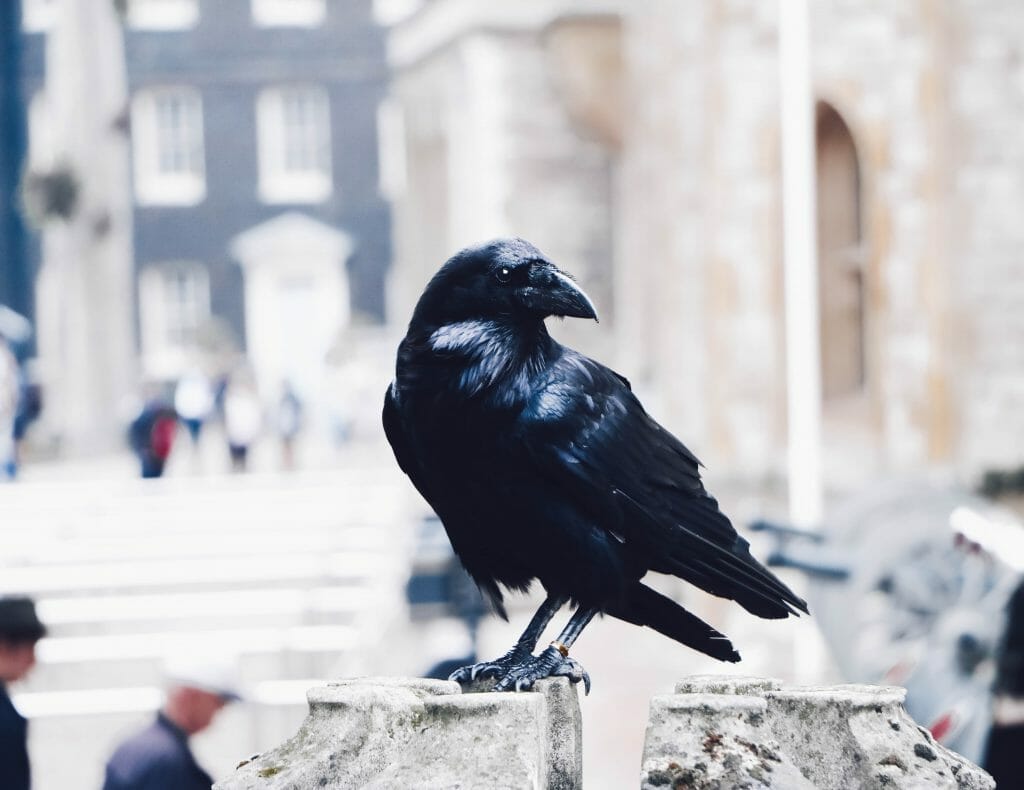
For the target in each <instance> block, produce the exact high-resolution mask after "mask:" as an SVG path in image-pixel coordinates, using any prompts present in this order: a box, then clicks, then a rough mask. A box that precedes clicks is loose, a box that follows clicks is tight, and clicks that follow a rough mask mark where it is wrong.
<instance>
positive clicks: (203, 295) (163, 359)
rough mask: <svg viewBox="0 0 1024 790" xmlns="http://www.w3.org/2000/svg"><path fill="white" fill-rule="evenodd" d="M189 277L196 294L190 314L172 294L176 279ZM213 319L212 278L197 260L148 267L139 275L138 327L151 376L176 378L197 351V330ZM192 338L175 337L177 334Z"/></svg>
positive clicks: (146, 365) (156, 264)
mask: <svg viewBox="0 0 1024 790" xmlns="http://www.w3.org/2000/svg"><path fill="white" fill-rule="evenodd" d="M183 273H184V274H186V275H187V276H188V277H189V278H190V279H191V281H192V285H191V288H192V289H193V291H194V298H193V304H192V307H191V308H190V309H191V313H192V314H191V315H190V316H189V315H186V311H184V310H181V309H180V305H179V304H176V299H175V294H174V293H173V278H174V277H177V276H179V275H181V274H183ZM209 318H210V275H209V272H208V270H207V268H206V267H205V266H204V265H203V264H201V263H197V262H195V261H170V262H164V263H155V264H149V265H147V266H145V267H144V268H143V269H142V271H141V272H140V273H139V324H140V329H141V333H142V352H143V357H144V364H145V367H146V370H147V372H148V373H150V374H154V375H161V376H174V375H177V374H179V373H180V372H181V371H182V370H184V368H185V367H186V366H187V365H188V363H189V360H190V359H191V358H192V356H193V355H194V353H195V351H196V350H197V339H198V338H197V333H198V330H199V329H200V328H201V327H202V326H203V324H205V323H206V322H207V321H208V320H209ZM182 329H184V330H185V333H186V334H187V333H188V332H191V333H192V335H193V336H192V337H191V338H190V337H187V336H178V337H176V336H175V331H178V332H180V331H181V330H182Z"/></svg>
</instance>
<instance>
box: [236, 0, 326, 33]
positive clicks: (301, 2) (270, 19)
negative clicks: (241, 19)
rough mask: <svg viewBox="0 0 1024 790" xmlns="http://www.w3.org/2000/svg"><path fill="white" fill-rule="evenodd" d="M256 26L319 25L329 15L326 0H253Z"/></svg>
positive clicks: (253, 17) (252, 5) (253, 16)
mask: <svg viewBox="0 0 1024 790" xmlns="http://www.w3.org/2000/svg"><path fill="white" fill-rule="evenodd" d="M251 7H252V21H253V24H254V25H256V27H319V26H320V25H322V24H323V21H324V17H326V16H327V4H326V2H325V0H251Z"/></svg>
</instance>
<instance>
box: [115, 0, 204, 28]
mask: <svg viewBox="0 0 1024 790" xmlns="http://www.w3.org/2000/svg"><path fill="white" fill-rule="evenodd" d="M198 22H199V0H128V25H129V27H132V28H134V29H136V30H188V29H190V28H193V27H195V26H196V24H197V23H198Z"/></svg>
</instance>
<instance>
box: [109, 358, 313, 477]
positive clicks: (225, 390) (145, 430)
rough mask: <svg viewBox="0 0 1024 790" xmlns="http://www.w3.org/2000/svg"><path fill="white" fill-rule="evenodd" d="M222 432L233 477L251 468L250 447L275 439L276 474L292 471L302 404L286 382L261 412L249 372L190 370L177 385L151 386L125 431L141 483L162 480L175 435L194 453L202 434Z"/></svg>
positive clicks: (246, 370)
mask: <svg viewBox="0 0 1024 790" xmlns="http://www.w3.org/2000/svg"><path fill="white" fill-rule="evenodd" d="M211 422H216V423H218V424H219V425H220V426H221V429H222V434H223V436H224V439H225V449H226V451H227V454H228V456H229V458H230V461H231V469H232V471H234V472H245V471H247V470H248V468H249V455H250V449H251V448H252V446H253V445H254V444H255V443H256V442H257V441H258V440H259V439H260V438H261V437H262V436H264V435H266V434H273V437H274V439H275V440H276V441H277V442H278V444H279V446H280V468H281V469H284V470H290V469H293V468H294V467H295V443H296V439H297V437H298V436H299V433H300V432H301V430H302V427H303V403H302V400H301V399H300V398H299V396H298V394H297V393H296V392H295V388H294V387H293V385H292V384H291V383H290V382H289V381H283V382H282V383H281V387H280V392H279V394H278V397H277V398H276V400H275V401H274V402H273V403H272V404H271V405H270V408H265V407H264V403H263V401H262V400H261V399H260V395H259V393H258V392H257V389H256V385H255V382H254V380H253V377H252V374H251V372H250V371H249V370H248V369H247V368H246V367H245V366H244V365H240V366H238V367H237V368H235V369H234V370H233V371H232V372H231V373H228V374H224V375H220V376H216V377H210V376H207V375H206V374H205V373H204V372H203V371H202V370H201V369H199V368H198V367H196V368H192V369H191V370H189V371H188V372H187V373H185V375H183V376H182V377H181V378H180V379H179V380H178V381H177V382H176V384H175V385H174V386H173V387H171V388H168V387H165V386H163V385H161V384H149V385H147V386H146V391H145V393H144V397H143V399H142V404H141V406H139V407H138V409H137V410H136V413H135V416H134V417H133V418H132V420H131V424H130V425H129V428H128V443H129V445H130V446H131V449H132V452H133V453H134V454H135V457H136V458H137V459H138V461H139V469H140V472H141V474H142V477H146V478H150V477H160V476H161V475H162V474H163V473H164V469H165V468H166V465H167V461H168V459H169V457H170V455H171V453H172V451H173V450H174V447H175V446H176V444H178V436H179V434H184V436H183V437H182V440H183V441H184V442H186V443H187V444H189V445H190V448H191V450H192V451H193V452H197V451H198V446H199V442H200V439H201V438H202V436H203V435H204V428H206V426H208V425H209V424H210V423H211Z"/></svg>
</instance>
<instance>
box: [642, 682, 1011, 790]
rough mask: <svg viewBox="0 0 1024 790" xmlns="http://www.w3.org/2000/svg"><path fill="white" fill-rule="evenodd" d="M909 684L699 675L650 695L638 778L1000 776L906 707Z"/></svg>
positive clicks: (700, 785) (648, 781) (718, 786)
mask: <svg viewBox="0 0 1024 790" xmlns="http://www.w3.org/2000/svg"><path fill="white" fill-rule="evenodd" d="M903 698H904V691H903V689H898V688H890V687H879V686H854V685H848V686H832V687H806V688H792V689H786V688H782V686H781V684H780V683H779V682H778V681H774V680H765V679H762V678H725V677H718V676H695V677H691V678H688V679H686V680H684V681H682V682H680V683H679V684H677V686H676V693H675V694H670V695H665V696H660V697H655V698H654V699H653V700H651V716H650V721H649V724H648V729H647V738H646V741H645V743H644V757H643V768H642V774H641V787H642V788H644V790H654V789H655V788H666V790H667V788H675V787H685V788H689V789H690V790H725V789H726V788H786V789H787V790H790V789H792V790H801V788H806V789H807V790H810V789H811V788H817V790H845V788H853V787H856V788H879V790H882V789H886V790H887V789H888V788H915V789H918V788H934V789H935V790H939V789H940V788H951V789H952V788H957V790H982V789H983V788H984V789H988V788H994V787H995V783H994V782H993V781H992V779H991V777H989V776H988V774H986V773H985V772H984V771H982V770H981V769H980V768H978V767H977V766H975V765H973V764H972V763H970V762H968V761H967V760H965V759H964V758H962V757H961V756H960V755H958V754H955V753H954V752H951V751H949V750H948V749H945V748H944V747H942V746H940V745H939V744H937V743H936V742H935V741H934V740H933V739H932V737H931V735H930V734H929V733H928V732H927V730H925V729H923V728H922V727H919V726H917V724H916V723H915V722H914V721H913V719H911V718H910V716H908V715H907V713H906V711H904V710H903Z"/></svg>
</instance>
